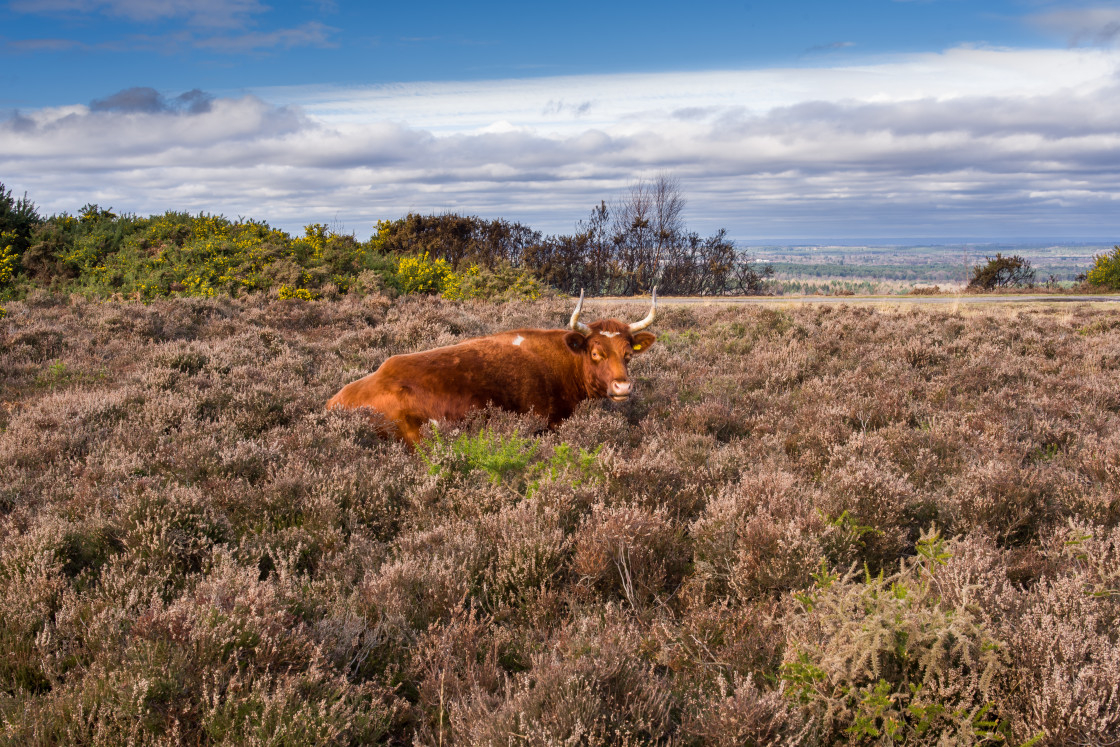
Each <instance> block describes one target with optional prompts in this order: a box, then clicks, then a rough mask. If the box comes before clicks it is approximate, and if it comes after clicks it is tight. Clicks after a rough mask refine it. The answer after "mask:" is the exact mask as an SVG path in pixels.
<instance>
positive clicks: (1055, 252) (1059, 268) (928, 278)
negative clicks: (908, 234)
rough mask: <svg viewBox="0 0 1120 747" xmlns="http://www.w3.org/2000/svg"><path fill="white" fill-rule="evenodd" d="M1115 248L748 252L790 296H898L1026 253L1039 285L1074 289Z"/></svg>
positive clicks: (950, 283)
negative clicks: (988, 260)
mask: <svg viewBox="0 0 1120 747" xmlns="http://www.w3.org/2000/svg"><path fill="white" fill-rule="evenodd" d="M1110 249H1111V245H1095V244H1081V245H1027V244H1008V245H1002V244H1000V245H997V244H991V245H971V244H969V245H934V246H835V245H832V246H754V247H750V248H749V249H747V250H746V251H748V252H749V253H750V255H751V256H752V257H754V258H755V260H756V262H757V263H759V264H767V265H769V266H771V267H773V268H774V281H773V282H774V285H775V286H776V287H777V288H778V289H780V290H781V291H783V292H785V293H818V292H819V293H837V292H844V291H850V292H854V293H899V292H905V291H907V290H909V289H911V288H914V287H922V286H932V285H938V286H940V287H942V288H946V289H954V288H960V287H963V286H964V285H966V284H967V283H968V280H969V278H970V277H971V275H972V268H973V266H975V265H976V264H982V263H983V262H984V258H985V257H986V256H994V255H995V254H996V253H997V252H1002V253H1003V254H1021V255H1023V256H1024V257H1026V258H1027V259H1028V260H1029V261H1030V262H1031V265H1032V267H1033V268H1034V269H1035V271H1036V277H1037V282H1039V283H1040V284H1044V283H1046V282H1048V281H1049V280H1050V278H1051V277H1053V278H1054V279H1055V281H1057V283H1058V284H1060V285H1061V284H1064V285H1072V284H1073V283H1075V282H1076V280H1077V277H1078V275H1081V274H1083V273H1085V272H1086V271H1087V270H1088V269H1089V268H1090V267H1091V266H1092V264H1093V257H1094V256H1095V255H1097V254H1104V253H1107V252H1108V251H1109V250H1110Z"/></svg>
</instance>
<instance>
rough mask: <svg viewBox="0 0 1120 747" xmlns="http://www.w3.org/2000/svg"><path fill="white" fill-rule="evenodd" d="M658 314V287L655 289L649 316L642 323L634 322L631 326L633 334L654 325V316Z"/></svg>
mask: <svg viewBox="0 0 1120 747" xmlns="http://www.w3.org/2000/svg"><path fill="white" fill-rule="evenodd" d="M656 313H657V286H654V287H653V305H652V306H650V307H649V315H648V316H646V318H645V319H643V320H642V321H640V322H634V323H633V324H631V325H630V331H631V332H637V331H639V330H643V329H645V328H646V327H648V326H649V325H651V324H653V317H654V314H656Z"/></svg>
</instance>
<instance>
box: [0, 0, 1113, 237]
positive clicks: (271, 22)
mask: <svg viewBox="0 0 1120 747" xmlns="http://www.w3.org/2000/svg"><path fill="white" fill-rule="evenodd" d="M0 2H2V4H0V182H2V183H3V184H4V186H5V187H6V188H8V189H11V190H12V191H13V192H14V193H16V194H23V193H24V192H26V193H27V195H28V196H29V197H30V198H31V199H32V200H33V201H34V202H35V203H36V205H37V206H38V207H39V209H40V212H42V213H44V214H52V213H59V212H63V211H66V212H70V213H74V212H77V211H78V210H79V209H80V208H81V207H82V206H83V205H85V204H86V203H96V204H99V205H100V206H101V207H107V208H112V209H113V210H115V211H117V212H133V213H138V214H141V215H147V214H152V213H161V212H163V211H166V210H186V211H191V212H200V211H202V212H208V213H215V214H223V215H227V216H229V217H237V216H245V217H252V218H256V219H262V220H266V221H268V222H269V223H271V224H272V225H275V226H279V227H282V228H285V229H288V230H292V231H299V230H301V227H302V226H303V225H305V224H307V223H312V222H319V223H327V224H329V225H331V226H333V227H336V228H338V229H340V230H344V231H346V232H354V233H356V234H357V235H359V237H364V236H367V235H368V234H369V233H370V231H371V228H372V226H373V224H374V222H375V221H376V220H379V219H392V218H397V217H401V216H403V215H405V214H406V213H408V212H420V213H442V212H448V211H453V212H458V213H461V214H469V215H478V216H481V217H484V218H497V217H502V218H506V219H509V220H516V221H520V222H523V223H527V224H529V225H531V226H533V227H535V228H538V229H540V230H543V231H546V232H571V231H573V230H575V228H576V224H577V222H578V221H579V220H581V219H583V218H585V217H586V216H587V215H588V214H589V212H590V210H591V208H592V207H593V206H595V205H597V204H598V203H599V202H600V200H607V201H608V202H610V201H612V200H615V199H618V198H620V197H621V196H623V195H624V194H625V192H626V189H627V188H628V186H630V185H632V184H634V183H635V182H636V181H638V180H642V179H647V180H648V179H652V178H656V177H657V176H659V175H662V174H667V175H670V176H672V177H674V178H675V179H677V180H678V182H679V184H680V186H681V189H682V191H683V193H684V196H685V198H686V199H687V201H688V202H687V208H686V212H685V217H686V219H687V221H688V223H689V225H690V227H692V228H694V229H696V230H699V231H700V232H701V233H711V232H713V231H715V230H716V229H718V228H726V229H727V230H728V232H729V235H730V236H732V237H734V238H736V239H739V240H740V241H752V242H757V241H760V240H774V241H797V240H816V241H823V242H827V241H830V240H836V241H839V240H844V239H855V238H859V239H861V240H869V241H870V240H874V239H884V240H885V239H887V238H890V239H892V240H897V239H899V238H910V239H915V240H921V239H937V240H944V241H955V240H977V241H979V240H997V241H1014V240H1020V241H1039V240H1052V239H1061V240H1084V241H1105V242H1115V241H1120V3H1117V2H1114V3H1086V4H1081V3H1077V2H1061V3H1056V2H1048V1H1047V0H865V1H854V2H844V3H840V2H836V1H835V0H828V1H824V0H821V1H819V2H809V1H801V0H789V1H787V2H783V3H774V2H767V3H762V2H753V1H750V2H704V1H703V0H701V1H699V2H692V3H667V2H642V3H637V2H630V1H629V0H619V1H618V2H612V3H602V2H596V3H591V2H584V1H583V0H576V1H575V2H566V3H547V4H546V3H536V4H527V3H512V2H476V3H462V2H457V3H446V2H422V1H420V2H413V3H381V2H346V1H345V0H296V1H294V2H269V1H268V0H7V1H6V2H3V0H0Z"/></svg>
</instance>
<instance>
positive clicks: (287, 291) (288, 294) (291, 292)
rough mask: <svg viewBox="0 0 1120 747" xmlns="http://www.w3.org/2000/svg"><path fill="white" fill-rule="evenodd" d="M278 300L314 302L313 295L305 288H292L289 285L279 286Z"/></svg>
mask: <svg viewBox="0 0 1120 747" xmlns="http://www.w3.org/2000/svg"><path fill="white" fill-rule="evenodd" d="M277 295H279V297H280V300H281V301H284V300H287V299H290V298H295V299H298V300H300V301H314V300H315V294H314V293H312V292H311V291H309V290H307V289H306V288H293V287H292V286H290V285H281V286H280V290H279V292H278V294H277Z"/></svg>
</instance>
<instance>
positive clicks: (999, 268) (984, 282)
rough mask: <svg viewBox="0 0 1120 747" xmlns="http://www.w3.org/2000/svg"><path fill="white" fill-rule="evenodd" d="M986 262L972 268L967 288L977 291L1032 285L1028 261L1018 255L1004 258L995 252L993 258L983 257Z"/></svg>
mask: <svg viewBox="0 0 1120 747" xmlns="http://www.w3.org/2000/svg"><path fill="white" fill-rule="evenodd" d="M984 259H985V260H987V262H986V263H985V264H982V265H976V266H975V267H973V268H972V279H971V280H969V281H968V287H969V288H973V289H979V290H989V291H990V290H995V289H996V288H1008V287H1019V286H1024V285H1032V286H1033V285H1034V270H1032V269H1031V263H1030V260H1027V259H1024V258H1023V257H1020V256H1019V255H1017V254H1016V255H1014V256H1011V257H1005V256H1003V254H1001V253H1000V252H996V256H994V257H985V258H984Z"/></svg>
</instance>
